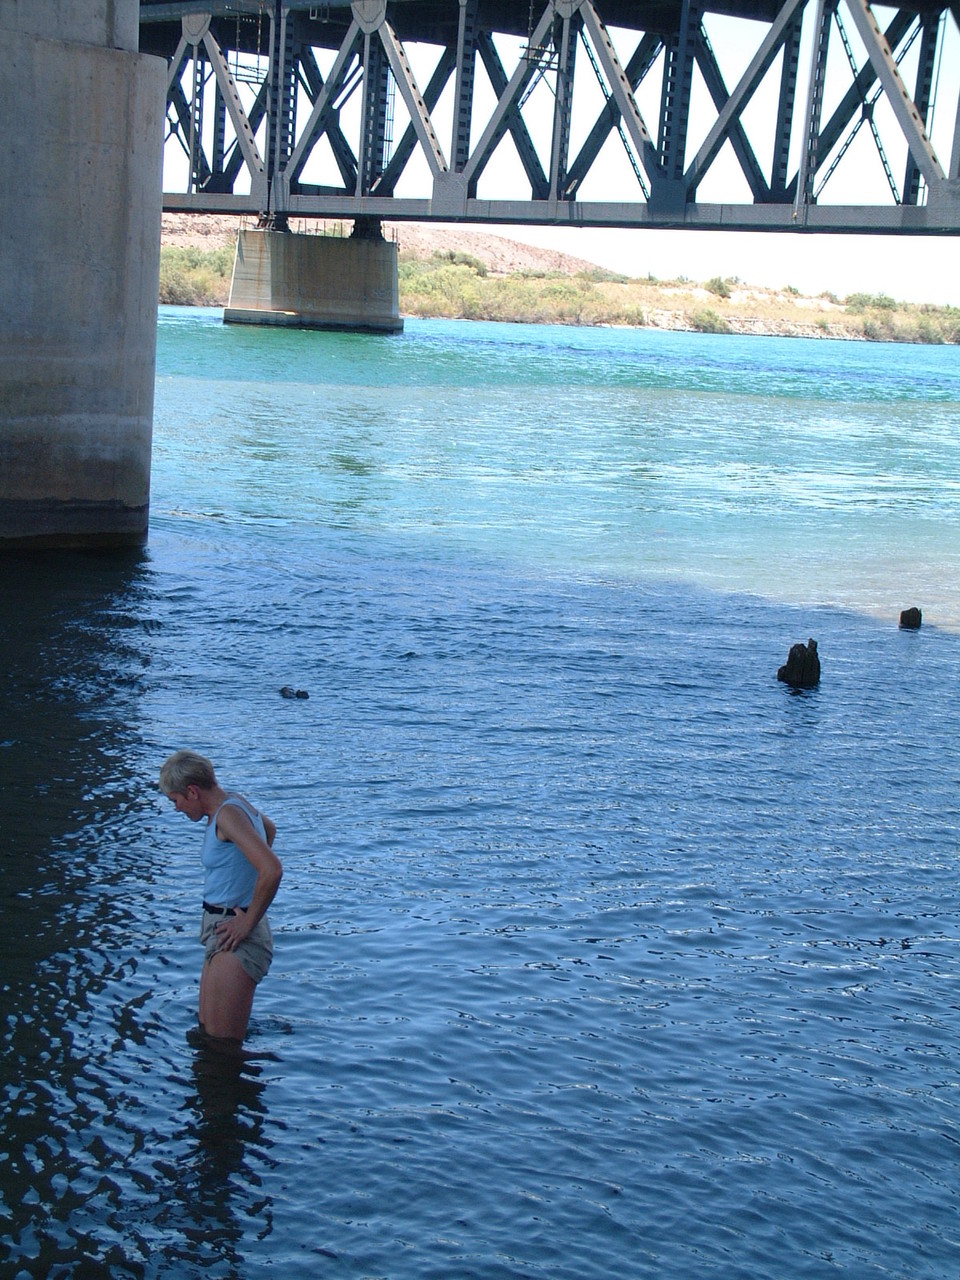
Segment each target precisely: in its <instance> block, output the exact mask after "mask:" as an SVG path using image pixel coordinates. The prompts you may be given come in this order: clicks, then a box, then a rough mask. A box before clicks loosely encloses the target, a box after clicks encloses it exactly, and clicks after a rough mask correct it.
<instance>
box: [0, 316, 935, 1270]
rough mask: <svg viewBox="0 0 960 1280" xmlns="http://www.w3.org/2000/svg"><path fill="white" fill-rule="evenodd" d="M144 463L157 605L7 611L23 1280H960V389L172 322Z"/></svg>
mask: <svg viewBox="0 0 960 1280" xmlns="http://www.w3.org/2000/svg"><path fill="white" fill-rule="evenodd" d="M155 416H156V427H155V456H154V475H153V499H152V524H151V539H150V544H149V547H148V549H147V551H146V552H145V553H144V554H143V555H139V554H138V555H133V556H130V557H124V558H120V559H117V558H102V557H96V556H83V555H76V556H69V557H60V558H56V559H53V558H50V557H38V558H29V557H23V558H8V559H6V560H4V561H3V562H0V579H2V585H3V591H2V594H0V600H2V602H3V603H2V605H0V609H2V614H0V621H2V632H0V634H2V636H3V640H4V657H5V662H4V671H5V673H6V676H7V679H6V681H5V683H4V685H3V688H2V692H0V698H2V703H0V710H2V720H0V769H2V770H3V773H2V777H3V780H4V806H3V811H4V823H3V827H4V837H5V838H4V840H3V842H2V844H0V848H2V862H0V866H2V869H3V877H4V883H3V890H4V892H3V894H2V898H0V903H2V905H0V912H2V925H3V928H4V932H5V935H6V937H7V939H8V942H7V944H6V947H5V952H4V954H5V967H4V974H3V984H2V993H0V994H2V1002H0V1019H2V1021H0V1026H2V1027H3V1067H2V1072H3V1079H2V1083H3V1091H4V1104H5V1105H4V1118H3V1121H2V1124H3V1134H2V1140H0V1193H2V1198H3V1206H4V1210H5V1216H6V1220H7V1223H8V1225H7V1226H4V1227H3V1228H2V1229H0V1230H2V1232H3V1239H2V1243H0V1249H2V1250H3V1254H0V1257H3V1256H4V1255H5V1261H4V1262H3V1265H4V1267H6V1268H7V1270H8V1273H9V1274H11V1275H13V1276H17V1275H20V1274H22V1275H43V1276H48V1275H49V1276H55V1275H62V1276H84V1275H90V1274H97V1273H101V1274H102V1273H103V1272H104V1270H106V1271H108V1272H109V1274H111V1275H116V1276H127V1275H129V1276H137V1277H140V1276H143V1277H154V1276H156V1277H171V1278H172V1277H181V1276H194V1275H196V1276H199V1275H201V1274H202V1275H205V1276H206V1275H211V1276H223V1277H233V1276H244V1277H246V1276H256V1275H260V1274H267V1273H276V1274H278V1275H283V1276H284V1277H287V1276H301V1275H302V1276H311V1277H312V1276H318V1275H319V1276H329V1277H337V1278H338V1280H339V1278H340V1277H350V1278H352V1277H358V1278H360V1277H384V1278H386V1280H407V1278H408V1277H409V1278H410V1280H423V1278H424V1277H438V1278H444V1280H445V1278H448V1277H450V1278H452V1277H467V1276H470V1277H474V1276H476V1277H511V1278H512V1277H538V1278H539V1277H543V1278H549V1280H567V1278H569V1280H601V1278H603V1280H606V1278H607V1277H609V1276H610V1275H611V1274H619V1275H623V1276H630V1277H657V1278H658V1280H659V1277H662V1276H668V1275H677V1276H684V1277H718V1278H719V1277H723V1278H724V1280H726V1277H731V1276H744V1277H746V1276H750V1277H757V1276H770V1277H778V1278H779V1277H784V1276H814V1277H820V1276H824V1277H833V1276H838V1275H849V1276H855V1277H857V1278H858V1280H859V1278H860V1277H878V1278H879V1277H888V1276H902V1277H910V1278H911V1280H913V1278H916V1277H930V1278H931V1280H934V1278H936V1280H941V1278H942V1277H945V1276H950V1275H954V1274H957V1273H960V1233H958V1230H957V1225H956V1224H957V1221H958V1209H960V1195H958V1191H957V1186H958V1177H957V1174H958V1152H960V1146H958V1143H960V1093H958V1087H960V1086H958V1076H957V1066H956V1047H957V1042H958V1033H960V946H958V940H960V910H958V902H957V880H958V852H960V850H958V838H957V818H958V803H957V787H958V782H960V748H958V746H957V733H956V708H957V704H958V697H957V695H958V676H960V661H958V658H960V650H958V643H960V641H958V637H957V631H958V629H960V564H958V555H960V549H958V539H957V535H956V527H957V503H958V492H957V479H956V477H957V476H958V474H960V470H958V465H957V464H958V461H960V459H958V451H960V443H958V441H960V433H958V429H957V428H958V425H960V364H958V360H957V356H956V353H955V352H954V351H953V350H952V349H924V348H917V349H914V348H901V347H892V346H880V345H877V346H874V345H867V344H863V345H855V344H839V343H832V342H827V341H821V342H813V341H810V342H808V341H802V340H789V341H788V340H783V341H780V340H772V339H771V340H767V339H757V338H751V339H742V340H741V339H737V338H727V337H708V336H702V335H680V334H661V333H644V332H633V331H626V330H597V331H594V330H587V331H582V330H569V329H539V328H529V327H523V326H501V325H477V324H466V323H459V324H458V323H441V322H426V321H422V322H415V321H409V322H408V324H407V328H406V332H405V333H404V335H403V336H402V337H394V338H382V339H381V338H376V337H369V336H348V335H334V334H310V333H280V332H273V331H269V330H263V331H254V330H245V329H238V328H224V327H223V326H222V325H221V324H220V323H219V316H218V314H217V313H214V312H195V311H179V310H173V309H170V310H167V309H164V311H163V312H162V315H161V327H160V342H159V352H158V377H157V398H156V415H155ZM912 604H919V605H920V606H921V607H922V608H923V611H924V626H923V628H922V629H921V631H919V632H917V633H907V632H901V631H899V630H898V628H897V625H896V620H897V616H898V613H899V610H900V609H901V608H903V607H904V606H906V605H912ZM808 636H815V637H816V638H817V640H818V642H819V646H820V654H821V658H822V662H823V680H822V682H821V685H820V687H819V689H818V690H816V691H813V692H809V693H802V694H795V693H791V692H790V691H789V690H787V689H786V688H785V687H784V686H783V685H782V684H778V682H777V680H776V669H777V667H778V666H779V665H780V663H781V662H783V660H784V658H785V656H786V651H787V649H788V648H789V646H790V645H791V644H792V643H794V642H795V641H797V640H806V638H807V637H808ZM284 684H292V685H294V686H296V687H299V688H303V689H306V690H308V691H309V693H310V698H309V699H308V700H298V701H287V700H284V699H281V698H280V696H279V689H280V687H281V685H284ZM180 745H189V746H194V747H197V748H199V749H202V750H205V751H206V752H208V753H209V754H210V755H212V756H213V757H214V759H215V760H216V762H217V764H218V765H219V767H220V772H221V775H222V777H223V778H224V780H225V781H226V782H227V783H228V785H231V786H236V787H238V788H240V789H242V790H244V791H246V792H247V793H248V794H251V795H253V796H254V797H255V798H256V799H257V800H258V801H259V802H260V803H261V804H262V805H263V807H264V808H265V809H266V811H267V812H268V813H270V814H271V816H272V817H273V818H274V819H275V821H276V822H277V826H278V828H279V835H278V839H277V848H278V852H279V853H280V855H281V857H282V858H283V860H284V865H285V872H286V873H285V878H284V883H283V886H282V889H281V894H280V897H279V898H278V900H277V903H276V904H275V907H274V909H273V911H272V913H271V915H272V920H273V925H274V930H275V933H276V937H277V956H276V960H275V963H274V967H273V970H272V971H271V974H270V975H269V977H268V979H267V980H266V982H265V983H264V985H263V987H262V989H261V991H260V992H259V993H258V996H257V1002H256V1005H255V1009H254V1017H253V1021H252V1024H251V1034H250V1037H249V1040H248V1044H247V1049H248V1056H247V1057H246V1059H244V1060H243V1061H240V1062H232V1061H226V1060H224V1059H222V1058H220V1057H218V1056H216V1055H213V1054H211V1053H210V1052H209V1050H208V1049H207V1048H206V1047H205V1046H203V1045H202V1044H199V1043H197V1042H196V1040H195V1037H194V1035H193V1033H192V1025H193V1020H194V1018H195V1008H196V990H197V981H198V976H199V962H200V955H201V949H200V947H199V945H198V943H197V942H196V940H195V935H196V933H197V931H198V928H199V920H198V913H197V908H198V904H199V898H200V874H199V873H200V868H199V857H198V854H199V838H198V832H197V830H196V829H195V828H193V827H191V826H190V825H189V824H188V823H186V822H185V821H183V819H182V818H179V817H178V816H177V815H175V814H174V813H173V812H172V810H171V809H170V808H169V806H168V805H166V804H165V803H163V802H161V800H160V798H159V797H158V796H157V794H156V791H155V783H154V780H155V776H156V771H157V768H158V766H159V763H160V762H161V761H162V759H163V758H164V757H165V755H166V754H167V753H168V752H169V751H170V750H172V749H173V748H175V747H177V746H180ZM98 1269H99V1272H98Z"/></svg>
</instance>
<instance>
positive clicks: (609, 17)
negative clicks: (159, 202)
mask: <svg viewBox="0 0 960 1280" xmlns="http://www.w3.org/2000/svg"><path fill="white" fill-rule="evenodd" d="M918 2H919V0H909V3H911V4H914V5H915V4H916V3H918ZM939 3H940V7H939V8H938V7H937V5H938V0H931V4H930V5H928V6H927V7H926V8H924V10H923V13H922V14H919V15H918V11H917V9H916V8H913V9H912V10H911V9H904V8H901V9H899V10H897V11H895V13H894V15H893V17H892V19H890V20H889V21H888V24H887V26H886V29H885V30H881V28H880V25H879V23H878V20H877V17H876V15H875V14H874V11H873V9H872V8H871V5H870V3H869V0H678V3H676V4H675V5H674V6H673V7H672V8H671V7H665V6H664V0H636V2H630V0H533V3H532V4H531V5H530V6H529V21H527V8H528V6H527V5H526V4H524V5H522V6H516V5H510V4H507V3H506V0H328V3H326V4H322V5H318V4H316V3H315V2H314V3H312V4H311V3H309V2H308V0H270V2H269V3H266V0H203V7H202V9H201V2H200V0H141V36H142V38H141V47H142V48H143V49H144V51H145V52H163V54H164V56H165V57H167V59H168V65H169V77H168V94H167V97H168V117H169V120H170V127H169V135H168V137H169V138H170V139H174V138H175V139H176V141H177V144H178V147H179V150H180V152H182V153H183V154H184V155H185V157H186V164H187V166H188V169H189V172H188V175H187V180H186V182H185V184H184V185H185V188H186V189H185V190H181V191H179V192H178V191H177V190H175V189H169V190H167V191H166V193H165V206H166V207H167V208H178V209H193V210H209V211H233V212H247V213H257V214H258V215H261V216H264V217H267V218H269V219H273V218H277V219H285V218H286V217H287V216H289V215H299V216H305V217H338V218H341V217H345V218H353V217H361V216H369V217H373V218H383V217H387V218H390V217H392V218H394V219H398V220H402V219H405V218H417V219H427V220H429V219H437V218H439V219H442V220H451V219H454V220H461V221H468V222H482V221H489V222H530V223H537V222H539V223H555V222H560V223H569V224H572V225H614V226H615V225H620V226H638V227H639V226H686V227H710V226H714V227H719V228H734V227H736V228H740V229H754V228H758V227H767V228H770V229H773V230H778V229H806V230H817V229H825V230H826V229H830V230H841V231H852V230H866V231H904V232H908V233H916V232H951V233H953V232H958V231H960V66H958V65H957V63H960V57H958V56H957V50H958V48H960V5H958V4H957V0H939ZM719 4H722V5H723V12H724V13H725V14H727V15H728V16H729V15H730V12H731V8H732V9H733V14H732V16H733V17H734V18H735V19H736V18H737V16H738V14H739V15H740V16H742V17H743V18H744V19H745V20H746V19H749V21H748V23H747V25H746V26H744V27H743V28H742V35H741V42H742V40H743V39H747V38H749V39H750V41H751V47H752V48H753V49H754V52H753V54H752V56H750V58H749V61H748V65H747V67H746V70H744V71H742V72H741V71H740V70H738V71H737V72H736V73H735V75H734V76H729V74H728V72H727V70H726V69H725V68H726V66H727V64H728V61H729V60H730V59H729V49H728V48H727V47H725V45H724V39H725V38H726V37H724V36H723V31H722V30H721V34H720V36H718V35H716V34H715V32H714V27H713V20H714V15H715V14H716V12H718V10H717V9H716V8H715V6H716V5H719ZM738 6H743V8H742V10H740V9H738ZM931 6H932V7H931ZM521 10H522V11H523V12H522V15H521V12H520V11H521ZM841 12H842V14H843V17H844V19H845V20H847V21H848V22H849V23H850V24H852V25H851V28H850V29H851V31H855V33H856V34H855V36H852V37H851V38H852V39H853V40H854V42H855V44H856V53H857V57H856V60H854V57H853V52H852V51H851V46H850V42H849V41H848V39H847V36H846V34H845V31H844V27H843V24H842V22H841V16H840V15H841ZM761 14H765V15H766V16H765V17H763V18H761V17H760V16H759V15H761ZM671 15H673V16H671ZM254 24H256V39H254V34H253V27H254ZM758 24H760V25H761V30H760V34H759V39H758V38H757V35H756V34H754V33H756V32H757V29H758ZM834 25H836V27H837V30H838V31H839V33H840V36H842V37H843V40H844V46H845V49H846V52H847V61H848V62H849V67H848V68H845V67H844V65H843V59H842V56H841V57H836V56H834V54H833V52H832V50H831V59H829V60H828V58H827V56H826V54H827V48H828V41H829V36H830V31H831V28H832V27H833V26H834ZM261 30H262V32H263V35H265V37H266V45H267V47H266V49H264V47H263V42H262V39H261ZM918 36H919V40H918V44H917V46H915V49H914V53H913V54H912V55H911V58H910V60H909V61H908V60H907V52H908V50H909V49H910V45H911V43H912V41H913V40H914V39H916V38H917V37H918ZM721 37H723V38H721ZM802 38H803V39H805V40H806V45H807V47H808V48H810V49H811V51H812V52H811V60H810V61H809V62H808V60H807V59H806V57H804V58H803V59H801V57H800V49H801V40H802ZM627 40H630V41H631V43H630V45H629V48H632V49H633V53H632V54H631V55H630V56H629V58H627V60H626V61H625V62H624V61H621V57H620V54H619V52H618V48H619V47H622V46H623V45H624V44H625V43H626V41H627ZM857 42H859V43H857ZM951 42H952V43H951ZM741 47H742V43H741ZM836 47H837V50H839V44H837V46H836ZM917 49H919V56H918V54H917V52H916V50H917ZM580 54H583V55H584V56H579V55H580ZM859 64H862V65H859ZM739 66H740V67H741V68H742V66H743V62H742V61H741V62H740V63H739ZM658 67H659V68H661V72H662V74H661V83H660V84H659V85H658V83H657V80H656V78H655V77H654V76H653V75H652V74H651V73H652V72H654V71H655V70H656V69H657V68H658ZM906 67H914V68H915V70H913V71H911V72H910V74H911V75H912V76H913V80H912V81H911V84H912V85H913V86H914V88H913V92H911V89H910V88H908V85H907V82H906V79H905V73H904V71H903V70H902V68H906ZM321 68H323V70H322V69H321ZM424 68H426V70H424ZM844 69H845V70H846V75H847V77H848V78H847V79H846V82H844V81H843V71H844ZM697 76H698V77H699V81H697V79H696V77H697ZM831 77H832V79H831ZM585 81H588V82H589V84H591V85H592V86H593V87H592V91H590V92H587V91H586V90H585V89H584V82H585ZM731 84H732V85H733V88H732V89H730V88H728V86H729V85H731ZM831 84H832V89H831V87H830V86H831ZM421 85H422V86H424V87H422V88H421ZM698 85H699V87H698ZM944 85H946V86H947V88H946V93H947V95H948V100H947V102H946V104H944V102H943V95H944V91H945V90H944V88H943V86H944ZM598 86H599V93H598ZM641 90H642V92H643V99H644V103H645V109H644V110H651V107H650V104H651V102H653V101H655V98H656V95H657V92H658V90H659V96H660V106H659V109H658V110H659V118H660V132H659V136H658V137H655V136H654V134H653V133H652V131H651V129H650V128H648V125H647V121H646V119H645V118H644V110H642V109H641V106H640V95H641ZM703 90H705V91H706V95H704V93H703ZM591 93H592V97H591ZM938 93H939V94H940V97H941V101H940V103H939V105H938V104H937V102H936V98H937V94H938ZM394 94H396V103H397V110H398V111H402V113H403V119H402V120H401V121H400V124H399V129H398V132H399V133H400V135H401V136H400V138H399V141H398V142H397V144H396V145H394V140H393V123H392V122H393V112H394ZM491 94H492V99H491ZM697 95H699V96H697ZM761 95H764V96H763V97H762V99H761V101H762V102H763V103H766V104H769V106H768V107H765V108H762V109H759V108H755V109H753V110H752V114H751V106H752V104H753V103H754V101H755V100H757V99H760V98H761ZM828 98H829V100H831V101H832V102H833V103H837V104H838V105H836V106H834V107H833V108H832V114H831V115H830V117H829V119H828V120H827V122H826V124H822V123H821V119H820V114H821V111H822V108H823V103H824V102H825V101H826V100H828ZM491 101H492V106H491V105H490V103H491ZM598 102H599V103H600V105H599V107H598V106H597V103H598ZM705 104H706V105H705ZM707 105H709V106H710V107H711V108H712V111H713V115H712V117H711V116H708V115H707ZM654 109H656V108H654ZM858 116H859V120H857V119H856V118H857V117H858ZM761 117H765V118H764V119H761ZM651 118H652V116H651ZM934 119H936V122H937V123H936V126H935V127H934V125H933V121H934ZM758 121H760V123H758ZM863 123H867V124H868V125H869V131H870V132H872V133H873V137H874V140H875V142H876V146H877V150H878V151H879V154H880V157H881V159H882V161H883V165H884V168H885V169H886V171H887V175H888V178H889V190H888V191H887V193H886V197H885V198H884V195H883V193H882V191H880V188H879V184H876V185H875V188H874V190H875V191H876V194H873V195H871V196H870V197H869V199H868V200H864V198H863V196H862V195H861V192H860V188H859V187H858V186H857V183H856V181H852V182H851V179H850V178H849V177H844V174H847V173H849V171H850V170H851V168H852V166H853V164H854V163H855V161H851V160H848V159H847V155H848V151H849V150H850V144H851V142H852V140H853V137H854V136H855V134H856V129H857V128H859V127H860V125H861V124H863ZM881 132H882V133H883V134H884V136H883V138H882V139H881ZM616 135H619V137H617V136H616ZM441 137H444V138H446V139H449V150H446V149H445V147H444V145H443V144H442V143H441V141H440V139H441ZM688 139H689V141H688ZM507 140H509V142H508V144H507V148H506V149H505V150H503V151H501V144H503V143H505V142H507ZM321 142H323V143H324V148H321V147H320V144H321ZM608 143H610V146H613V144H614V143H622V153H621V154H625V156H626V159H627V161H628V166H627V167H624V166H623V161H622V160H621V162H620V163H621V168H620V169H619V170H617V174H618V176H617V177H616V184H617V189H616V192H615V194H613V193H611V194H612V196H613V198H610V197H609V196H607V194H606V186H607V182H608V179H607V171H608V169H609V166H610V160H611V158H612V157H613V156H614V153H615V151H616V147H615V146H613V150H612V151H611V149H610V146H608V145H607V144H608ZM690 143H693V144H694V145H690ZM511 144H512V155H513V161H512V163H513V164H514V165H515V166H516V161H519V167H515V172H516V173H517V174H519V175H521V176H520V189H517V179H516V178H515V177H514V178H511V179H510V180H509V183H508V184H506V185H504V180H503V178H502V177H501V176H500V175H501V174H502V173H503V172H506V171H507V170H505V169H504V165H503V163H502V160H503V159H504V158H506V157H507V154H508V151H510V150H511ZM171 145H172V142H171ZM938 151H939V152H940V153H941V154H944V155H947V156H949V165H948V166H947V167H946V168H945V167H944V166H943V165H942V164H941V162H940V160H939V158H938ZM851 154H852V155H853V156H854V157H857V156H858V154H859V153H858V152H857V150H856V149H855V148H854V149H853V150H852V152H851ZM888 155H889V163H888V159H887V157H888ZM415 159H416V166H414V164H413V162H414V160H415ZM856 162H857V163H861V164H862V163H864V162H863V160H862V158H861V159H860V160H858V161H856ZM890 164H893V165H895V166H896V165H900V164H902V165H903V168H902V170H901V172H902V173H903V174H904V175H905V176H904V183H903V193H902V195H901V194H900V192H899V191H898V189H897V186H896V183H895V182H894V181H893V176H892V174H891V173H890ZM631 169H632V180H631V174H630V170H631ZM791 169H792V172H791ZM415 175H416V176H415ZM734 175H736V180H737V181H738V182H739V184H740V185H739V187H737V186H734V187H733V190H735V191H738V192H746V195H747V200H748V203H743V195H742V194H738V195H737V196H736V197H728V196H726V195H725V191H726V189H727V188H728V187H729V184H730V182H731V180H732V179H733V177H734ZM835 175H836V176H835ZM524 180H525V182H526V184H527V186H528V190H523V182H524ZM815 180H816V181H815ZM498 184H499V186H500V190H499V194H495V192H496V190H497V187H498ZM414 189H415V193H414ZM708 190H709V191H710V199H712V200H713V203H708V202H705V200H704V194H705V193H706V192H707V191H708ZM845 190H846V191H851V190H852V191H853V196H852V198H850V197H847V200H848V202H847V203H841V202H840V201H842V200H843V198H844V197H843V194H842V192H843V191H845ZM398 191H404V192H405V194H403V195H402V196H401V195H398V194H397V193H398ZM588 191H589V192H592V193H593V195H592V198H590V199H585V196H586V194H587V192H588ZM838 193H841V194H840V195H839V200H838ZM828 195H829V196H830V198H831V199H832V200H833V201H835V202H836V203H828V201H827V196H828Z"/></svg>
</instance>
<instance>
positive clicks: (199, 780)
mask: <svg viewBox="0 0 960 1280" xmlns="http://www.w3.org/2000/svg"><path fill="white" fill-rule="evenodd" d="M216 785H217V775H216V774H215V773H214V771H213V765H212V764H211V763H210V761H209V760H208V759H207V757H206V756H201V755H198V754H197V753H196V751H175V752H174V753H173V755H172V756H171V757H170V758H169V760H165V761H164V762H163V766H162V767H161V769H160V790H161V791H162V792H163V794H164V795H165V796H170V795H174V794H176V795H178V796H183V795H186V793H187V787H191V786H192V787H199V788H200V790H201V791H209V790H211V788H212V787H215V786H216Z"/></svg>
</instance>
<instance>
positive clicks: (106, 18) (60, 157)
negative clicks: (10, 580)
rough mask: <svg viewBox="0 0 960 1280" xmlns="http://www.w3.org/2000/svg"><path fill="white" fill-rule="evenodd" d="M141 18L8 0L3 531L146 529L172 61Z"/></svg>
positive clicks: (1, 291)
mask: <svg viewBox="0 0 960 1280" xmlns="http://www.w3.org/2000/svg"><path fill="white" fill-rule="evenodd" d="M138 20H139V7H138V4H137V0H111V3H109V4H106V5H103V4H90V3H89V2H88V0H29V2H28V0H9V2H5V3H0V40H2V43H3V57H2V58H0V120H3V121H4V122H5V126H4V142H5V147H6V161H5V177H4V180H3V182H2V183H0V547H10V546H21V545H26V546H31V545H54V546H57V545H64V546H65V545H77V544H80V545H95V546H104V545H114V544H127V543H138V542H142V541H143V539H144V538H145V537H146V533H147V519H148V506H149V493H150V448H151V436H152V425H153V383H154V372H155V360H156V330H157V291H158V280H159V264H160V210H161V166H162V143H163V112H164V98H165V89H166V66H165V64H164V63H163V61H162V60H160V59H157V58H148V57H143V56H141V55H140V54H139V53H138V52H137V48H138V40H139V26H138Z"/></svg>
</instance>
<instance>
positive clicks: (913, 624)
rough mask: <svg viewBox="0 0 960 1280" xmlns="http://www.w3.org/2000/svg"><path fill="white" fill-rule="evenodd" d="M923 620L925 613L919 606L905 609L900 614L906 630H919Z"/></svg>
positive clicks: (901, 624) (901, 622)
mask: <svg viewBox="0 0 960 1280" xmlns="http://www.w3.org/2000/svg"><path fill="white" fill-rule="evenodd" d="M922 621H923V614H922V613H921V612H920V610H919V609H917V608H913V609H904V610H903V612H902V613H901V614H900V626H901V627H902V628H903V629H904V631H919V630H920V623H921V622H922Z"/></svg>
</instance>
